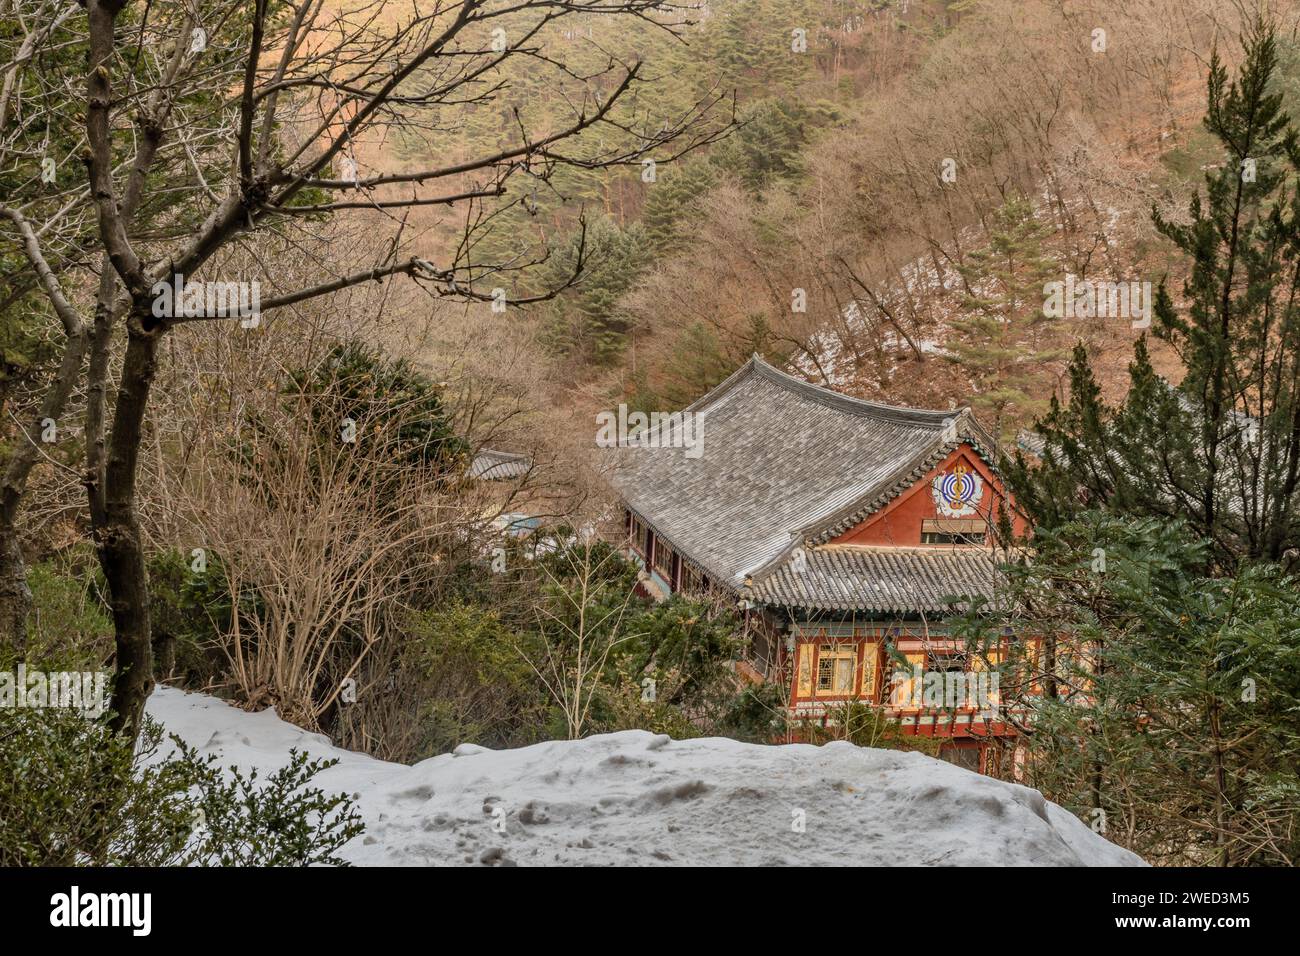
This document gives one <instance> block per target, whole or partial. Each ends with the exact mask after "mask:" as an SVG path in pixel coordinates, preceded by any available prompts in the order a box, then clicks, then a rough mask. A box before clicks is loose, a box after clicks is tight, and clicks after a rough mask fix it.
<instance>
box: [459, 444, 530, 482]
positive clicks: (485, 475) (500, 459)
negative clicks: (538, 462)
mask: <svg viewBox="0 0 1300 956" xmlns="http://www.w3.org/2000/svg"><path fill="white" fill-rule="evenodd" d="M532 467H533V462H532V460H531V459H530V458H529V457H528V456H527V455H516V454H514V453H513V452H508V451H497V450H495V449H492V448H483V449H480V450H479V452H478V454H476V455H475V456H474V460H473V461H472V462H470V466H469V477H470V478H476V479H478V480H479V481H496V480H498V479H502V478H520V477H522V476H524V475H526V474H528V471H529V469H531V468H532Z"/></svg>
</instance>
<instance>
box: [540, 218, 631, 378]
mask: <svg viewBox="0 0 1300 956" xmlns="http://www.w3.org/2000/svg"><path fill="white" fill-rule="evenodd" d="M580 250H581V252H582V254H583V255H584V256H585V257H586V269H585V272H584V273H583V275H584V278H583V281H582V283H581V284H580V285H578V286H577V287H576V288H574V289H572V290H570V291H567V292H565V293H563V294H561V295H560V296H558V297H557V298H556V299H555V300H553V301H552V303H551V307H550V315H549V317H548V318H547V322H546V342H547V345H548V346H549V347H550V348H551V349H553V350H554V351H556V352H558V353H560V354H565V355H574V356H577V357H579V358H582V359H583V360H585V361H588V362H591V363H594V364H597V365H609V364H612V363H613V362H614V361H615V360H617V359H618V358H619V356H620V355H621V354H622V350H623V345H624V344H625V342H626V338H627V334H628V331H629V329H630V327H631V319H630V317H629V316H628V315H627V313H626V312H625V311H624V310H623V309H622V308H621V307H620V305H619V299H621V298H622V296H623V294H624V293H626V292H627V290H628V289H629V288H631V286H632V283H633V282H634V281H635V279H636V277H637V276H638V275H640V273H641V272H642V270H644V269H645V267H646V265H648V263H649V249H648V246H647V242H646V235H645V231H644V230H643V229H642V228H641V226H640V225H639V224H635V223H634V224H632V225H630V226H628V227H626V228H621V227H619V226H618V225H617V224H616V223H614V222H613V221H612V220H610V219H606V218H600V219H596V220H595V221H594V222H591V223H589V224H588V226H587V230H586V234H585V236H583V235H581V234H575V235H574V236H572V237H571V238H570V240H569V242H568V244H567V245H566V246H565V247H563V248H562V249H561V250H559V252H558V253H557V254H556V255H555V257H554V258H553V259H552V260H551V262H550V263H549V264H548V267H547V269H546V271H545V272H544V274H543V279H542V285H543V287H544V288H555V287H558V286H559V285H561V284H563V283H564V282H565V281H566V279H567V278H568V277H569V276H571V275H573V273H574V270H575V269H576V267H577V262H578V255H579V252H580Z"/></svg>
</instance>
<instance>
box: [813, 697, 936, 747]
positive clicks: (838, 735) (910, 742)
mask: <svg viewBox="0 0 1300 956" xmlns="http://www.w3.org/2000/svg"><path fill="white" fill-rule="evenodd" d="M799 730H800V736H801V737H803V738H804V739H805V740H808V741H809V742H810V743H815V744H824V743H829V742H830V741H832V740H847V741H848V742H849V743H851V744H856V745H857V746H859V747H876V748H879V749H881V750H904V751H915V752H917V753H923V754H927V755H929V756H931V757H934V756H936V755H938V753H939V746H940V741H938V740H936V739H934V738H932V737H921V736H919V735H917V734H908V733H904V732H903V727H902V725H901V724H900V723H899V722H898V721H896V720H893V719H892V718H889V717H886V716H885V714H884V712H883V711H882V710H881V709H880V708H879V707H876V706H873V705H871V704H866V703H862V702H860V701H850V702H849V703H847V704H843V705H840V706H837V707H832V708H828V710H827V715H826V720H825V722H823V721H821V720H805V721H803V722H801V723H800V724H799Z"/></svg>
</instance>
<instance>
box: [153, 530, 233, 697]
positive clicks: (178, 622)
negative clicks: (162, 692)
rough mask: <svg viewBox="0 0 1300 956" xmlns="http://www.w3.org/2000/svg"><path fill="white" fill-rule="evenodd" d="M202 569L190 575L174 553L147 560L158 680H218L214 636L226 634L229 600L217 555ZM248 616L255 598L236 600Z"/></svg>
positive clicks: (201, 682)
mask: <svg viewBox="0 0 1300 956" xmlns="http://www.w3.org/2000/svg"><path fill="white" fill-rule="evenodd" d="M206 562H207V564H206V569H205V570H204V571H203V572H202V573H198V572H196V571H194V570H192V562H191V559H190V558H188V557H187V556H186V555H183V554H181V553H180V552H179V551H175V550H168V551H163V552H159V553H158V554H155V555H152V556H151V557H150V558H149V598H150V605H149V613H150V626H151V629H152V632H153V644H154V663H155V665H156V667H157V670H158V676H159V677H164V678H166V677H178V678H180V679H182V680H183V682H184V683H186V684H188V685H190V686H198V687H202V686H206V685H208V684H209V683H211V682H212V681H213V680H215V679H217V678H218V676H219V675H220V672H221V667H222V666H223V665H224V663H225V660H224V657H223V656H222V653H221V651H220V644H219V642H218V641H217V635H219V634H223V633H226V631H227V630H228V629H229V627H230V624H231V620H232V610H233V601H232V597H231V593H230V584H229V579H228V578H227V576H226V573H225V570H224V568H223V565H222V560H221V556H220V555H218V554H215V553H213V552H209V553H208V554H207V555H206ZM240 600H241V602H242V604H243V613H244V615H245V616H246V617H247V616H249V615H251V614H255V613H257V611H258V606H257V604H258V602H257V599H256V596H255V595H254V594H244V595H241V598H240Z"/></svg>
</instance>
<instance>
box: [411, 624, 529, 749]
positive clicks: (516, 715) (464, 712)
mask: <svg viewBox="0 0 1300 956" xmlns="http://www.w3.org/2000/svg"><path fill="white" fill-rule="evenodd" d="M528 639H529V638H528V637H527V636H526V635H525V636H523V637H522V638H521V637H517V636H516V635H515V634H514V633H512V632H511V630H510V629H509V628H508V627H507V626H506V625H504V624H503V623H502V622H501V619H500V617H499V616H498V614H497V613H496V612H494V611H491V610H488V609H487V608H484V607H481V606H476V605H472V604H466V603H464V602H459V601H458V602H453V603H451V604H449V605H447V606H446V607H441V608H439V609H437V610H430V611H423V612H420V613H417V614H414V615H412V617H411V620H410V624H409V631H408V633H407V637H406V641H405V647H404V656H403V660H402V666H403V667H404V668H408V669H409V670H410V672H411V673H412V675H413V677H414V680H415V684H416V686H417V687H418V689H419V690H418V693H419V704H418V712H417V715H416V719H417V721H418V725H419V729H418V742H417V745H416V748H417V753H419V754H420V755H421V756H433V755H435V754H440V753H446V752H447V751H450V750H452V749H454V748H455V747H456V746H457V745H458V744H462V743H475V744H479V745H480V746H484V747H518V746H523V745H526V744H530V743H535V742H536V740H537V739H538V734H539V730H540V724H541V723H542V722H543V720H544V714H545V711H546V707H547V698H546V691H545V688H543V687H542V686H541V685H540V684H539V682H538V680H537V677H536V675H535V674H534V673H533V670H532V668H530V667H529V666H528V663H527V661H526V660H525V659H524V658H523V656H521V654H520V653H519V647H518V644H519V641H520V640H528Z"/></svg>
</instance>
